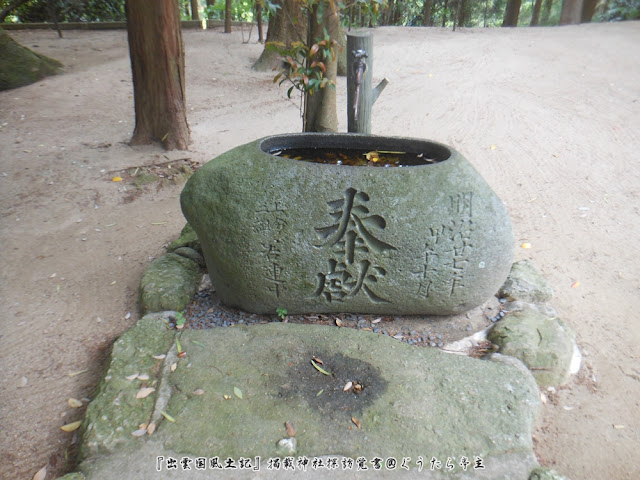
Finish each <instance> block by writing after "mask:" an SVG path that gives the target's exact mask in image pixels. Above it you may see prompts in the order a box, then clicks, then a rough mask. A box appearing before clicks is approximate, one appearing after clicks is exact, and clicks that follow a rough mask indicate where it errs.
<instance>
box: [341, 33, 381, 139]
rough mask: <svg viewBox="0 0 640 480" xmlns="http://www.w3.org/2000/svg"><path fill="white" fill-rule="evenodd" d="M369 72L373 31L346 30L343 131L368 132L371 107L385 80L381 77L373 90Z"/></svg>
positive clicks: (371, 68)
mask: <svg viewBox="0 0 640 480" xmlns="http://www.w3.org/2000/svg"><path fill="white" fill-rule="evenodd" d="M372 73H373V32H371V31H370V30H354V31H351V32H348V33H347V130H348V131H349V132H354V133H367V134H368V133H371V107H372V106H373V104H374V102H375V101H376V99H377V98H378V95H380V93H381V92H382V90H383V89H384V87H386V86H387V84H388V83H389V82H388V80H387V79H386V78H385V79H384V80H383V81H382V82H381V83H380V85H378V86H377V87H376V88H375V89H374V88H372V87H371V81H372V80H371V78H372Z"/></svg>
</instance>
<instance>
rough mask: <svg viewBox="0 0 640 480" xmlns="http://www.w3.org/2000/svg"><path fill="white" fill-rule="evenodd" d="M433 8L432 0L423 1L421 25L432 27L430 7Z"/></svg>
mask: <svg viewBox="0 0 640 480" xmlns="http://www.w3.org/2000/svg"><path fill="white" fill-rule="evenodd" d="M432 6H433V0H424V5H423V7H424V10H423V15H424V18H423V19H422V25H424V26H425V27H430V26H431V25H433V22H432V20H431V7H432Z"/></svg>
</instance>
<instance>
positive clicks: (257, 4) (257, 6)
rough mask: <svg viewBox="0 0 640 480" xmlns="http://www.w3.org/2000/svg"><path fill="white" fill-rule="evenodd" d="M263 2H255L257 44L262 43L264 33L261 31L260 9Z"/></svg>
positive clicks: (260, 0)
mask: <svg viewBox="0 0 640 480" xmlns="http://www.w3.org/2000/svg"><path fill="white" fill-rule="evenodd" d="M263 8H264V0H256V21H257V22H258V42H259V43H264V32H263V30H262V9H263Z"/></svg>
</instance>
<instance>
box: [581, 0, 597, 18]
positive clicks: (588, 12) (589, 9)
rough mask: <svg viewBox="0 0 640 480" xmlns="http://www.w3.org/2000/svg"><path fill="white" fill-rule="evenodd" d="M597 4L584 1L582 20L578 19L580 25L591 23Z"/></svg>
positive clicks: (587, 0)
mask: <svg viewBox="0 0 640 480" xmlns="http://www.w3.org/2000/svg"><path fill="white" fill-rule="evenodd" d="M597 4H598V0H584V3H583V5H582V18H581V19H580V21H581V22H582V23H589V22H590V21H591V19H592V18H593V14H594V13H595V11H596V5H597Z"/></svg>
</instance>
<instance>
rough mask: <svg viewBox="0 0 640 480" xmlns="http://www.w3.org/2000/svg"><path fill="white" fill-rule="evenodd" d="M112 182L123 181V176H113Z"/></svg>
mask: <svg viewBox="0 0 640 480" xmlns="http://www.w3.org/2000/svg"><path fill="white" fill-rule="evenodd" d="M111 181H112V182H121V181H122V177H113V178H112V179H111Z"/></svg>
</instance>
